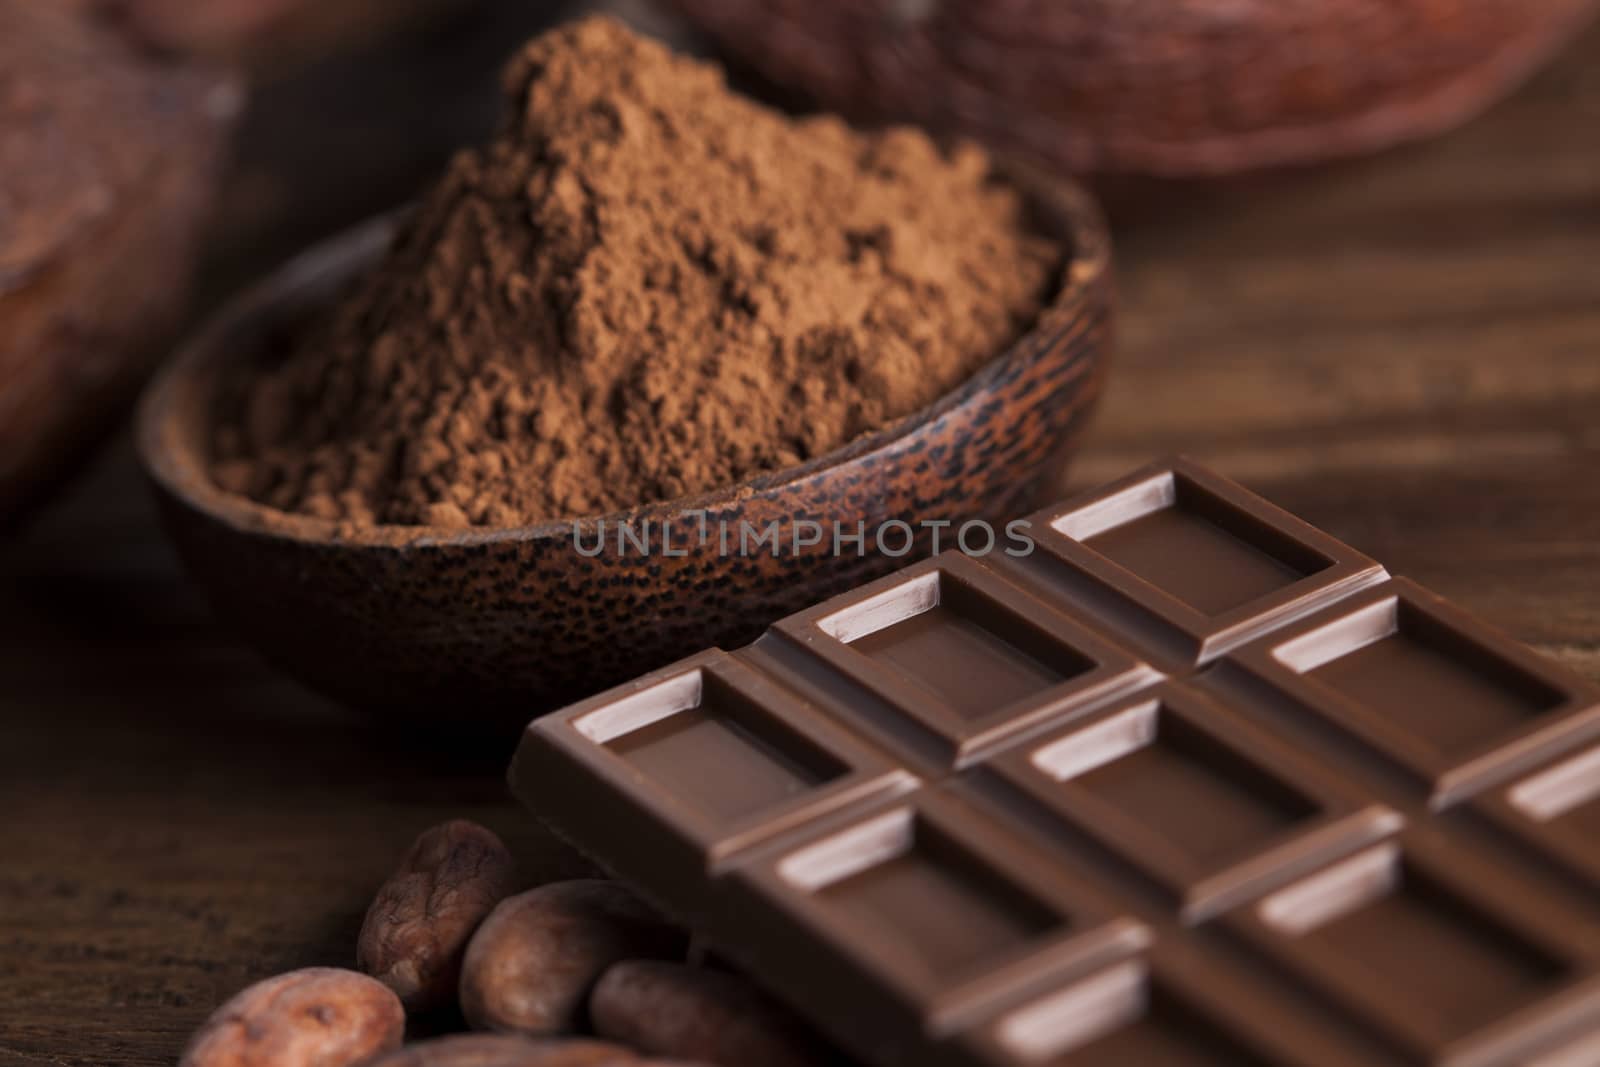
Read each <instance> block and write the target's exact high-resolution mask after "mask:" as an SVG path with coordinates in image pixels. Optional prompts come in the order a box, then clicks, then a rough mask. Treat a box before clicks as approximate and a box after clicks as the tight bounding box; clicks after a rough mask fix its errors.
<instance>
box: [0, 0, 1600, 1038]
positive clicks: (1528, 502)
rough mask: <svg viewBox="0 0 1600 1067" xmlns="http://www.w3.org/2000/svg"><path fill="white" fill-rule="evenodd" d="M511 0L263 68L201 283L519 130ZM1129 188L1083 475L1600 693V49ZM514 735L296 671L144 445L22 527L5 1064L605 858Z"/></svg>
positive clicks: (1, 926)
mask: <svg viewBox="0 0 1600 1067" xmlns="http://www.w3.org/2000/svg"><path fill="white" fill-rule="evenodd" d="M491 8H492V10H487V11H485V12H481V13H480V15H479V17H477V18H476V19H474V20H468V21H467V22H465V23H461V24H456V25H453V26H450V27H446V28H444V29H442V30H436V31H434V32H433V33H431V34H429V35H427V36H426V37H423V38H407V39H400V40H390V41H387V42H384V43H383V44H382V45H381V46H376V47H374V48H373V49H369V50H368V52H366V53H362V54H358V55H356V56H353V57H345V58H343V59H340V60H337V61H330V62H324V63H321V64H319V65H317V66H315V67H313V68H311V69H309V70H303V71H301V72H299V73H298V74H296V75H295V76H294V77H293V78H289V79H286V80H283V79H280V80H278V81H275V82H269V83H268V84H266V85H264V86H263V87H262V88H261V90H260V92H259V94H258V96H257V103H256V105H255V111H254V112H253V114H252V117H251V119H250V122H249V124H248V126H247V129H246V131H245V136H244V140H243V143H242V149H241V159H240V162H239V164H238V166H237V167H236V172H235V174H234V176H233V178H232V179H231V180H230V182H229V186H228V189H227V192H226V195H225V197H224V207H223V211H222V218H221V220H220V222H219V226H218V236H217V238H216V241H215V250H214V252H213V255H212V263H211V265H210V267H209V269H208V270H207V271H206V281H205V286H204V290H205V297H206V299H214V298H215V297H216V296H217V295H218V294H220V293H222V292H224V291H225V290H226V289H227V288H229V287H230V286H232V285H234V284H236V283H237V282H239V281H240V280H242V279H244V278H248V277H249V276H251V275H252V274H254V273H256V272H258V271H260V270H261V269H262V268H263V266H264V265H265V264H268V263H270V262H271V261H272V260H273V259H275V258H276V257H278V256H281V255H282V254H284V253H286V252H288V251H290V250H292V249H293V248H294V247H296V246H298V245H299V244H301V243H303V242H304V241H306V240H308V239H310V238H312V237H314V236H316V235H317V234H319V233H321V232H326V231H327V230H329V229H331V228H334V227H337V226H339V225H342V224H344V223H346V222H348V221H350V220H352V219H354V218H356V217H359V216H360V215H362V214H364V213H366V212H368V211H370V210H373V209H375V208H378V207H381V206H383V205H384V204H387V203H391V202H394V201H396V200H398V199H401V198H403V197H404V196H405V195H407V193H408V192H409V191H410V190H411V189H412V188H413V187H414V186H415V185H416V184H417V183H418V182H420V181H422V180H423V179H424V178H425V177H426V175H427V174H428V173H430V172H431V171H432V170H433V169H434V168H436V167H437V166H438V163H439V160H440V158H441V155H442V152H443V150H444V147H445V146H446V145H447V144H448V143H450V142H451V141H453V140H455V139H457V138H460V137H464V136H472V135H473V134H475V133H478V132H480V131H481V130H482V129H483V128H484V127H485V126H486V124H487V123H488V122H489V117H490V115H491V113H492V107H493V97H492V93H490V91H489V89H488V87H489V86H490V85H492V83H493V66H494V64H495V63H496V62H497V60H498V57H499V55H500V54H501V53H502V52H503V51H504V50H505V49H506V48H507V47H508V46H509V45H510V44H511V43H513V42H515V41H516V40H518V39H520V37H521V36H524V35H526V33H527V32H529V31H530V29H531V27H532V26H533V25H534V24H535V23H537V22H538V21H539V20H541V19H544V18H547V17H549V12H548V11H547V10H546V11H540V10H538V9H537V5H530V4H528V3H524V2H519V3H503V4H499V5H491ZM428 84H433V85H435V86H436V87H437V86H444V87H446V89H447V91H443V92H441V93H437V94H430V93H428V92H425V91H424V88H425V86H426V85H428ZM1104 193H1105V196H1106V199H1107V201H1108V203H1109V204H1110V205H1111V207H1112V209H1113V213H1114V216H1115V218H1116V222H1117V230H1118V237H1119V254H1120V259H1121V268H1122V269H1121V278H1122V292H1123V311H1122V319H1121V321H1122V327H1121V333H1122V339H1121V340H1122V343H1121V353H1120V356H1119V359H1118V366H1117V368H1116V371H1115V375H1114V384H1113V386H1112V388H1111V390H1110V394H1109V396H1108V399H1107V403H1106V406H1105V408H1104V411H1103V414H1102V416H1101V418H1100V420H1099V422H1098V423H1097V425H1096V427H1095V429H1094V430H1093V431H1092V433H1091V436H1090V438H1089V441H1088V444H1087V447H1086V450H1085V452H1084V454H1083V456H1082V458H1081V459H1080V461H1079V462H1078V463H1077V464H1076V465H1075V466H1074V467H1073V469H1072V470H1071V472H1070V476H1069V475H1068V474H1066V473H1065V472H1064V474H1063V483H1064V484H1071V485H1083V484H1091V483H1094V482H1096V481H1099V480H1103V479H1107V478H1110V477H1113V476H1115V475H1118V474H1120V473H1122V472H1124V471H1125V470H1127V469H1130V468H1132V467H1134V466H1136V465H1138V464H1141V463H1143V462H1145V461H1146V460H1148V459H1150V458H1152V457H1154V456H1156V455H1159V454H1162V453H1167V452H1173V451H1180V450H1181V451H1184V452H1188V453H1190V454H1192V455H1194V456H1196V457H1198V458H1201V459H1203V460H1205V461H1208V462H1210V463H1213V464H1215V465H1216V466H1218V467H1219V468H1220V469H1221V470H1222V471H1224V472H1225V473H1227V474H1229V475H1232V476H1234V477H1237V478H1240V479H1242V480H1243V481H1245V482H1246V483H1248V484H1249V485H1251V486H1253V487H1255V488H1257V489H1259V490H1261V491H1263V492H1265V493H1267V494H1268V495H1270V496H1271V497H1272V498H1273V499H1274V500H1276V501H1278V502H1280V503H1282V504H1284V505H1286V506H1287V507H1289V508H1291V509H1292V510H1294V511H1297V512H1299V513H1300V514H1302V515H1304V516H1306V517H1307V518H1309V519H1311V520H1312V521H1314V522H1316V523H1318V524H1320V525H1322V526H1325V527H1326V528H1328V529H1329V530H1331V531H1332V532H1333V533H1335V534H1336V535H1338V536H1340V537H1342V538H1345V539H1347V540H1349V541H1350V542H1352V543H1354V544H1355V545H1356V546H1357V547H1359V548H1361V549H1363V550H1364V551H1366V552H1369V553H1371V554H1373V555H1376V556H1378V557H1379V558H1381V559H1383V560H1385V561H1387V562H1388V563H1389V564H1390V565H1391V567H1392V569H1394V570H1395V571H1396V572H1398V573H1400V574H1405V575H1409V576H1411V577H1414V578H1417V579H1420V580H1421V581H1423V582H1425V583H1427V584H1429V585H1431V586H1433V587H1434V588H1436V589H1438V590H1439V591H1441V592H1443V593H1444V594H1446V595H1447V596H1450V597H1453V598H1455V599H1456V600H1458V601H1460V602H1462V603H1464V604H1465V605H1467V606H1468V607H1470V608H1472V609H1474V610H1477V611H1479V612H1482V613H1483V614H1484V615H1486V616H1488V617H1489V618H1490V619H1491V620H1494V621H1496V622H1498V623H1499V624H1501V625H1503V626H1505V627H1507V628H1509V629H1510V630H1512V631H1513V632H1515V633H1516V634H1517V635H1519V636H1521V637H1522V638H1524V639H1526V640H1528V641H1530V642H1531V643H1533V644H1534V645H1535V646H1537V647H1539V648H1541V649H1543V650H1544V651H1546V652H1548V653H1550V654H1551V655H1554V656H1556V657H1558V658H1559V659H1561V660H1563V661H1565V662H1567V663H1568V664H1570V665H1572V666H1574V667H1576V668H1577V669H1578V670H1579V671H1581V672H1583V673H1585V674H1587V675H1589V676H1590V677H1593V678H1597V679H1600V473H1597V471H1600V33H1591V34H1590V35H1588V37H1587V38H1586V39H1584V40H1583V41H1581V42H1580V43H1579V44H1578V45H1577V46H1576V47H1574V48H1573V49H1571V50H1570V51H1569V52H1568V53H1567V54H1566V56H1565V57H1564V58H1563V59H1562V60H1561V61H1560V62H1559V63H1558V64H1557V65H1556V66H1555V67H1553V68H1552V69H1551V70H1549V71H1547V72H1546V73H1545V74H1543V75H1542V76H1540V77H1539V78H1538V79H1537V80H1536V81H1535V82H1534V83H1533V84H1531V85H1530V86H1529V87H1528V88H1526V89H1525V90H1524V91H1523V92H1521V93H1520V94H1519V95H1518V96H1516V97H1515V98H1514V99H1512V100H1511V101H1509V102H1508V103H1506V104H1504V105H1503V106H1501V107H1500V108H1498V109H1497V110H1495V111H1494V112H1493V113H1492V114H1490V115H1489V116H1488V117H1486V118H1485V119H1483V120H1481V121H1479V122H1478V123H1476V124H1475V125H1473V126H1471V127H1470V128H1468V129H1466V130H1464V131H1462V132H1460V133H1458V134H1455V135H1453V136H1450V137H1448V138H1445V139H1443V140H1441V141H1438V142H1435V143H1433V144H1431V145H1427V146H1423V147H1418V148H1409V149H1404V150H1401V151H1397V152H1394V153H1391V154H1389V155H1386V156H1384V157H1382V158H1378V159H1374V160H1369V161H1365V162H1361V163H1356V164H1348V165H1342V166H1339V167H1336V168H1332V169H1327V170H1321V171H1317V172H1314V173H1308V174H1300V175H1294V176H1287V177H1284V176H1280V177H1275V178H1271V179H1257V180H1253V181H1250V182H1244V183H1237V182H1236V183H1227V184H1220V185H1208V186H1193V185H1160V184H1149V185H1139V186H1134V185H1130V184H1128V183H1118V184H1116V185H1114V186H1108V187H1107V188H1106V189H1105V190H1104ZM451 712H452V709H450V708H447V707H442V708H440V714H441V716H447V715H449V714H451ZM507 756H508V753H507V752H505V751H500V750H497V749H496V748H495V747H493V746H479V747H478V748H477V749H476V750H474V749H473V748H471V747H465V746H457V747H455V748H452V747H450V746H441V745H439V744H438V743H437V741H436V739H433V738H421V737H416V736H414V735H411V734H408V733H403V732H397V731H395V730H391V729H386V728H385V726H384V725H383V724H382V723H379V722H373V721H371V720H367V719H362V718H359V717H356V716H353V715H351V714H349V713H346V712H344V711H341V710H340V709H338V708H335V707H333V706H331V705H329V704H327V703H326V702H324V701H322V700H320V699H318V698H317V697H315V696H312V695H310V694H308V693H306V692H303V691H302V690H300V689H298V688H297V687H296V686H294V685H293V684H291V683H289V682H287V681H285V680H283V679H281V678H279V677H277V676H276V675H275V674H274V673H273V672H272V671H271V670H269V669H267V668H266V667H265V666H264V665H262V664H261V663H260V662H258V661H257V660H256V659H255V658H254V657H253V656H252V655H251V653H250V652H249V651H248V650H247V649H245V648H242V647H240V646H239V645H237V644H236V643H235V642H234V641H233V640H232V639H231V638H230V636H229V635H228V634H227V633H226V632H224V631H223V630H221V629H220V628H219V627H218V626H216V625H215V624H214V623H213V621H212V620H211V618H210V616H209V615H208V614H207V611H206V607H205V604H204V601H203V599H202V597H201V596H200V595H199V594H198V592H197V591H196V590H195V589H194V588H192V587H191V586H190V585H189V584H187V582H186V581H185V579H184V576H183V574H182V573H181V571H180V569H179V567H178V565H177V563H176V561H175V560H174V559H173V557H172V556H171V554H170V552H169V551H168V549H167V546H166V544H165V542H164V541H163V538H162V536H161V533H160V531H159V530H158V528H157V526H156V524H155V522H154V518H153V514H152V511H151V507H150V503H149V500H148V498H147V495H146V493H145V490H144V487H143V485H142V484H141V482H140V479H139V475H138V472H137V468H136V466H135V464H134V463H133V461H132V458H131V454H130V452H129V450H128V448H127V446H126V444H125V443H124V444H122V445H120V446H118V447H117V448H115V449H113V450H112V452H111V453H110V454H109V455H108V456H107V457H106V458H105V459H104V461H103V462H102V463H101V464H100V465H99V466H98V467H97V468H96V469H95V470H94V471H93V472H91V473H90V474H89V475H88V476H87V477H85V478H84V479H83V480H82V481H81V482H80V483H79V484H78V485H76V486H74V487H73V488H72V490H71V491H70V492H69V493H68V494H67V496H66V497H65V498H64V499H63V500H61V501H60V502H59V503H58V504H57V505H56V506H55V507H54V508H52V509H51V510H50V511H49V512H48V513H47V514H45V515H43V516H42V517H41V519H40V521H38V522H37V523H35V524H34V525H33V526H32V527H31V529H29V530H28V531H26V532H25V533H24V535H23V536H22V537H21V538H20V539H19V540H17V541H14V542H12V543H10V544H4V545H0V1065H6V1067H9V1065H13V1064H72V1065H80V1064H81V1065H89V1064H95V1065H100V1064H119V1065H144V1064H170V1063H172V1062H173V1061H174V1060H175V1058H176V1055H177V1052H178V1050H179V1049H180V1048H181V1046H182V1044H183V1042H184V1040H185V1038H186V1036H187V1035H188V1033H189V1032H190V1030H191V1029H192V1028H193V1027H194V1026H195V1025H196V1024H197V1023H198V1022H199V1021H200V1019H202V1018H203V1017H204V1016H205V1015H206V1014H207V1013H208V1012H209V1011H210V1010H211V1008H212V1007H214V1006H215V1005H216V1004H217V1003H219V1002H220V1001H221V1000H222V999H224V998H225V997H227V996H228V995H229V994H231V993H232V992H233V991H235V990H236V989H238V988H239V987H240V986H242V985H244V984H246V983H248V982H250V981H252V980H254V979H256V978H259V977H262V976H264V975H267V974H270V973H273V972H276V971H280V970H284V969H287V968H291V967H297V966H303V965H308V964H348V963H349V962H350V959H351V955H352V946H353V942H354V939H355V934H356V930H357V928H358V926H359V923H360V918H361V914H362V912H363V910H364V909H365V907H366V904H367V900H368V897H369V894H370V893H371V892H372V890H373V888H374V887H375V885H376V884H377V883H378V882H379V881H380V880H381V879H382V878H383V876H384V875H385V874H386V873H387V871H388V869H389V868H390V866H391V864H392V863H393V862H394V861H395V859H396V858H397V855H398V853H399V852H400V851H401V850H402V849H403V848H404V846H405V844H406V843H407V842H408V841H409V839H410V838H411V837H412V836H413V835H414V834H415V833H416V832H417V831H419V830H420V829H422V828H423V827H425V826H427V825H429V824H430V823H433V822H435V821H437V820H440V819H443V818H446V817H448V816H454V815H463V816H468V817H472V818H476V819H481V820H483V821H484V822H487V823H488V824H489V825H491V826H493V827H495V828H496V829H498V830H500V831H501V832H503V833H504V834H505V835H506V836H507V837H508V839H510V840H511V841H512V842H513V844H514V845H515V846H516V847H517V848H518V849H519V850H520V852H521V854H522V855H523V857H524V858H525V860H526V862H527V866H528V868H529V869H528V877H529V878H530V879H533V878H544V877H550V876H555V875H559V874H563V873H569V872H575V871H578V870H580V869H581V867H580V865H579V863H578V861H577V860H575V859H574V858H573V857H572V856H570V855H569V854H568V853H566V852H564V851H563V850H561V849H560V848H558V847H557V846H555V845H554V844H552V843H551V842H549V841H548V840H547V839H545V838H543V837H542V836H541V835H540V834H539V833H538V832H537V831H536V830H534V829H533V828H532V827H531V826H530V825H529V820H528V819H527V818H525V817H524V816H522V815H521V814H520V813H519V812H518V810H517V809H516V808H515V807H514V806H513V805H512V803H511V802H510V801H509V800H508V798H507V795H506V791H505V788H504V786H503V784H502V781H501V774H502V771H503V766H504V763H505V761H506V758H507Z"/></svg>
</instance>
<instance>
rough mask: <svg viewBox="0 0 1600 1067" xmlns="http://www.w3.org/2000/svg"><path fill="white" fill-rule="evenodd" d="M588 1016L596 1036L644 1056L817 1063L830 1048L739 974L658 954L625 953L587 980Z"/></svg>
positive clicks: (738, 1064) (768, 1065)
mask: <svg viewBox="0 0 1600 1067" xmlns="http://www.w3.org/2000/svg"><path fill="white" fill-rule="evenodd" d="M589 1017H590V1020H591V1022H592V1023H593V1025H594V1030H595V1032H596V1033H597V1034H599V1035H600V1036H601V1037H604V1038H608V1039H610V1040H612V1041H616V1042H619V1043H621V1044H624V1045H628V1046H630V1047H631V1048H636V1049H638V1050H639V1051H640V1052H641V1053H644V1054H646V1055H650V1056H670V1057H675V1058H677V1059H684V1060H699V1061H704V1062H705V1063H708V1064H717V1065H720V1067H748V1065H749V1064H756V1063H758V1064H761V1065H762V1067H822V1065H826V1064H834V1065H836V1064H837V1063H838V1062H839V1060H838V1057H837V1056H836V1054H834V1053H833V1052H831V1051H830V1050H829V1049H827V1048H826V1047H825V1046H824V1045H823V1044H822V1043H821V1041H820V1040H818V1039H817V1037H816V1036H815V1035H814V1034H813V1033H812V1032H811V1031H810V1030H809V1029H808V1028H807V1027H806V1025H805V1024H804V1023H802V1022H801V1021H800V1020H798V1019H796V1018H795V1017H794V1016H793V1015H791V1014H790V1013H789V1012H788V1011H786V1010H785V1009H783V1008H782V1007H780V1006H778V1005H777V1004H775V1003H773V1002H772V1001H771V1000H768V999H767V998H766V997H765V996H763V995H762V994H761V993H760V992H759V991H757V990H756V989H755V988H754V987H752V986H750V985H749V984H748V983H746V982H744V981H743V980H742V979H740V978H738V977H736V976H734V975H731V974H724V973H721V972H718V971H707V970H702V969H700V968H698V967H691V966H688V965H687V964H681V963H665V962H661V961H658V960H627V961H625V962H623V963H618V964H617V965H615V966H614V967H611V968H610V969H608V970H607V971H606V973H605V974H604V975H602V976H601V978H600V981H599V982H598V983H597V984H596V985H595V989H594V994H593V996H592V997H591V998H590V1001H589Z"/></svg>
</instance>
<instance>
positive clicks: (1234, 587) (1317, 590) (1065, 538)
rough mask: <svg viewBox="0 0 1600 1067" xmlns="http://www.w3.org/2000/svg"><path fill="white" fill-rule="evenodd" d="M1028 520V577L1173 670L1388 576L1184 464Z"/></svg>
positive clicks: (1140, 475)
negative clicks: (1160, 655)
mask: <svg viewBox="0 0 1600 1067" xmlns="http://www.w3.org/2000/svg"><path fill="white" fill-rule="evenodd" d="M1028 521H1029V523H1030V528H1031V536H1032V537H1033V538H1034V540H1035V543H1036V546H1037V547H1036V550H1035V552H1034V553H1033V555H1032V556H1031V557H1029V558H1028V559H1027V560H1026V561H1025V563H1023V564H1022V566H1023V567H1024V568H1025V569H1027V570H1030V571H1032V572H1034V573H1035V574H1036V575H1038V576H1039V577H1040V578H1043V579H1044V581H1043V583H1042V584H1043V585H1044V587H1045V588H1047V589H1054V590H1056V591H1057V592H1058V593H1060V594H1064V595H1065V596H1066V598H1067V600H1068V601H1069V602H1071V603H1076V604H1081V605H1082V607H1083V610H1085V611H1086V612H1087V613H1089V614H1090V615H1091V616H1093V617H1095V618H1097V619H1098V620H1100V621H1101V623H1102V625H1108V624H1109V625H1110V626H1112V627H1113V628H1114V629H1116V630H1118V631H1119V632H1121V633H1123V634H1124V635H1126V636H1129V637H1131V638H1133V639H1134V640H1135V641H1136V642H1138V643H1139V645H1140V646H1141V647H1146V646H1150V647H1153V648H1164V649H1167V650H1168V652H1169V654H1170V655H1171V656H1172V657H1173V658H1174V659H1175V660H1176V661H1177V665H1178V666H1180V667H1187V668H1193V667H1195V666H1199V665H1201V664H1204V663H1207V662H1210V661H1211V660H1213V659H1215V658H1217V657H1218V656H1220V655H1222V654H1223V653H1226V652H1227V651H1229V650H1230V649H1233V648H1236V647H1238V646H1239V645H1241V644H1243V643H1244V642H1246V641H1248V640H1250V639H1251V638H1253V637H1256V636H1258V635H1259V634H1261V633H1263V632H1265V631H1266V630H1268V629H1271V628H1272V627H1274V626H1279V625H1282V624H1283V623H1284V622H1286V621H1288V620H1290V619H1293V618H1296V617H1298V616H1301V615H1304V614H1306V613H1308V612H1310V611H1313V610H1315V609H1317V608H1319V607H1321V606H1323V605H1325V604H1328V603H1330V602H1331V601H1333V600H1337V599H1338V598H1339V597H1342V596H1345V595H1347V594H1349V593H1351V592H1353V591H1355V590H1357V589H1360V588H1363V587H1364V586H1367V585H1371V584H1373V583H1374V582H1378V581H1382V580H1383V578H1384V577H1386V575H1385V572H1384V570H1383V568H1382V567H1381V566H1379V565H1378V563H1377V562H1376V561H1374V560H1371V559H1368V558H1367V557H1366V556H1364V555H1362V554H1361V553H1359V552H1357V551H1355V550H1354V549H1352V548H1351V547H1349V546H1348V545H1345V544H1342V543H1341V542H1339V541H1338V540H1336V539H1335V538H1332V537H1330V536H1328V535H1327V534H1326V533H1323V532H1322V531H1321V530H1318V529H1317V528H1315V527H1314V526H1311V525H1309V524H1308V523H1305V522H1303V521H1301V520H1300V519H1297V518H1295V517H1294V516H1293V515H1290V514H1289V513H1288V512H1286V511H1283V510H1282V509H1281V508H1278V507H1275V506H1274V505H1272V504H1269V503H1268V502H1267V501H1265V500H1263V499H1261V498H1260V497H1258V496H1256V495H1255V494H1253V493H1250V492H1248V491H1247V490H1245V489H1244V488H1242V487H1241V486H1239V485H1236V484H1234V483H1233V482H1230V481H1227V480H1226V479H1224V478H1219V477H1218V476H1217V475H1215V474H1213V473H1211V472H1210V471H1208V470H1206V469H1205V468H1204V467H1201V466H1199V465H1198V464H1195V463H1192V462H1190V461H1188V460H1185V459H1177V460H1170V461H1168V462H1165V463H1158V464H1155V465H1153V466H1151V467H1147V468H1146V469H1144V470H1142V471H1139V472H1137V473H1135V474H1132V475H1129V476H1128V477H1127V478H1124V479H1122V480H1121V481H1119V482H1116V483H1114V484H1113V485H1111V486H1109V487H1107V488H1105V489H1102V490H1099V491H1097V492H1093V493H1089V494H1086V495H1084V496H1081V497H1078V498H1076V499H1074V500H1072V501H1069V502H1068V503H1066V504H1064V505H1057V506H1056V507H1054V508H1046V509H1044V510H1043V511H1040V512H1037V513H1035V514H1034V515H1032V516H1030V517H1029V520H1028ZM1004 562H1006V563H1010V562H1011V561H1010V560H1006V561H1004Z"/></svg>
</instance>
